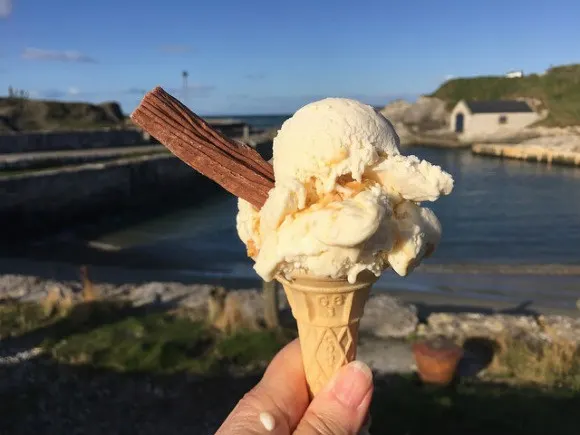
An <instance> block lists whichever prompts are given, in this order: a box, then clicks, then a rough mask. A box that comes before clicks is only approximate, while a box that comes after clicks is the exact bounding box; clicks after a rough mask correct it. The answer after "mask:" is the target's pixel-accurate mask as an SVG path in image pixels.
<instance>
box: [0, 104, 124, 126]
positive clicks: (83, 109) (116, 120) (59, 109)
mask: <svg viewBox="0 0 580 435" xmlns="http://www.w3.org/2000/svg"><path fill="white" fill-rule="evenodd" d="M126 126H127V118H126V117H125V115H124V114H123V112H122V110H121V107H120V106H119V104H118V103H116V102H106V103H102V104H90V103H76V102H74V103H73V102H62V101H46V100H32V99H28V98H19V97H1V98H0V132H24V131H26V132H29V131H59V130H60V131H62V130H68V131H70V130H86V129H96V128H121V127H126Z"/></svg>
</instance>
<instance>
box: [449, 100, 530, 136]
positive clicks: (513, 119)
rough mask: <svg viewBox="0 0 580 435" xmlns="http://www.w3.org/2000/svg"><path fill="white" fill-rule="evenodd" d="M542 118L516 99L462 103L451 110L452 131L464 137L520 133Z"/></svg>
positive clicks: (462, 101)
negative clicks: (514, 131) (496, 133)
mask: <svg viewBox="0 0 580 435" xmlns="http://www.w3.org/2000/svg"><path fill="white" fill-rule="evenodd" d="M540 119H541V115H540V114H538V113H536V112H535V111H534V110H533V109H532V108H531V107H530V106H529V104H528V103H526V102H525V101H517V100H496V101H465V100H461V101H459V102H458V103H457V104H456V105H455V107H454V108H453V110H452V111H451V115H450V119H449V126H450V129H451V131H454V132H455V133H457V134H460V135H463V136H480V135H489V134H493V133H495V132H497V131H498V130H520V129H522V128H524V127H527V126H528V125H530V124H533V123H534V122H536V121H538V120H540Z"/></svg>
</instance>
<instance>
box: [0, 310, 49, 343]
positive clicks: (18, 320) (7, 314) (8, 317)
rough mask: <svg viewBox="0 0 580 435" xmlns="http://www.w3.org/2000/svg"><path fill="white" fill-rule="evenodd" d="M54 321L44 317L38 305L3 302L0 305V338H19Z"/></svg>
mask: <svg viewBox="0 0 580 435" xmlns="http://www.w3.org/2000/svg"><path fill="white" fill-rule="evenodd" d="M56 320H57V319H56V317H52V316H47V315H45V314H44V312H43V309H42V307H41V306H40V305H38V304H33V303H16V302H12V301H5V302H3V303H0V338H6V337H12V336H19V335H22V334H24V333H26V332H29V331H32V330H35V329H37V328H41V327H45V326H48V325H50V324H52V323H54V322H56Z"/></svg>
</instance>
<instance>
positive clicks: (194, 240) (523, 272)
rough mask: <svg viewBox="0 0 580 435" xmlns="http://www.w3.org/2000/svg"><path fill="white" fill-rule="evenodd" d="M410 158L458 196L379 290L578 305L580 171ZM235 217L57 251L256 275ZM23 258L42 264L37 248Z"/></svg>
mask: <svg viewBox="0 0 580 435" xmlns="http://www.w3.org/2000/svg"><path fill="white" fill-rule="evenodd" d="M280 119H281V118H278V119H277V120H276V121H275V122H277V123H279V122H281V120H280ZM275 122H274V121H272V124H271V125H266V126H268V127H271V126H272V125H274V124H275ZM264 123H266V124H267V120H265V121H264V120H262V126H264V125H265V124H264ZM402 152H403V153H405V154H416V155H418V156H419V157H421V158H425V159H427V160H429V161H431V162H433V163H435V164H438V165H440V166H441V167H443V168H444V169H445V170H447V171H448V172H450V173H451V174H452V175H453V177H454V179H455V188H454V191H453V192H452V194H451V195H450V196H448V197H443V198H441V199H440V200H438V201H437V202H435V203H432V204H427V203H425V204H423V205H425V206H429V207H432V208H433V210H434V211H435V213H436V215H437V216H438V217H439V219H440V221H441V223H442V226H443V239H442V242H441V244H440V246H439V248H438V250H437V251H436V252H435V254H434V255H433V256H432V258H430V259H428V260H426V261H425V262H424V266H422V267H421V268H420V269H419V270H418V271H417V272H415V273H413V274H412V275H410V276H409V277H406V278H401V277H398V276H396V275H395V273H394V272H387V273H385V274H384V276H383V277H382V278H381V280H380V281H379V283H378V284H377V286H378V287H385V288H387V287H388V288H390V289H399V290H404V291H423V292H440V293H441V292H442V293H461V294H462V295H475V296H477V297H479V298H491V299H497V300H500V299H502V298H507V299H511V300H513V301H514V302H515V301H522V300H525V299H526V298H533V299H535V300H537V299H542V300H545V301H547V302H549V303H551V304H553V305H554V304H555V305H564V306H568V307H570V306H573V305H574V304H575V301H576V300H577V299H578V298H580V169H578V168H573V167H562V166H548V165H545V164H534V163H529V162H523V161H515V160H501V159H494V158H486V157H481V156H477V155H473V154H472V153H471V152H470V151H465V150H463V151H455V150H445V149H432V148H422V147H413V148H406V149H403V150H402ZM236 211H237V206H236V199H235V198H233V197H231V196H229V195H228V194H225V193H224V194H223V195H218V196H215V197H213V198H212V199H211V200H208V201H207V202H204V203H202V204H198V205H196V206H194V207H186V208H183V209H181V210H178V211H173V212H169V213H167V214H164V215H161V216H157V217H154V218H150V219H147V218H145V219H143V220H142V221H141V222H139V223H137V224H131V225H120V226H118V228H116V229H115V230H114V231H110V232H107V233H101V234H100V235H99V236H98V237H96V238H91V239H86V238H84V236H83V234H78V233H74V234H68V235H67V236H66V237H65V238H64V239H62V240H61V241H56V242H55V241H54V240H51V241H50V245H51V250H52V252H54V253H58V255H55V256H58V257H59V259H60V260H62V261H67V262H79V263H81V262H83V263H84V262H89V263H90V262H96V261H97V260H95V255H94V254H95V252H98V253H99V255H98V262H99V264H100V265H101V266H107V265H110V266H119V265H125V266H127V267H131V268H135V269H147V270H149V271H151V270H159V271H164V272H168V271H172V272H174V273H175V274H176V275H181V276H188V277H190V278H194V277H196V276H199V277H208V276H210V277H216V278H220V277H230V278H232V277H233V278H235V277H239V278H240V279H242V278H255V277H256V274H255V273H254V271H253V269H252V263H251V261H250V260H249V259H248V258H247V257H246V253H245V248H244V246H243V244H242V243H241V242H240V240H239V239H238V236H237V233H236V229H235V214H236ZM72 245H74V246H76V247H77V248H78V246H85V247H87V249H88V251H86V252H85V251H84V250H80V251H79V249H70V246H72ZM25 251H26V254H25V256H30V257H31V258H34V257H35V256H36V251H37V248H34V247H30V249H28V248H27V249H26V250H25Z"/></svg>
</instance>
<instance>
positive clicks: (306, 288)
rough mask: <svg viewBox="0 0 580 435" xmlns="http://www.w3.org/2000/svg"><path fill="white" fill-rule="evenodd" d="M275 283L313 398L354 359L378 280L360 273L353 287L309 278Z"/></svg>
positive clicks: (330, 280)
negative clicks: (281, 289)
mask: <svg viewBox="0 0 580 435" xmlns="http://www.w3.org/2000/svg"><path fill="white" fill-rule="evenodd" d="M277 279H278V281H280V282H281V283H282V285H283V287H284V291H285V292H286V297H287V298H288V302H289V303H290V307H291V308H292V315H293V316H294V318H295V319H296V322H297V324H298V334H299V336H300V347H301V350H302V360H303V363H304V371H305V372H306V381H307V383H308V388H309V390H310V394H311V395H312V396H315V395H316V394H317V393H318V392H319V391H320V390H321V389H322V388H323V387H324V386H325V385H326V384H327V383H328V381H330V379H331V378H332V377H333V376H334V375H335V374H336V372H337V371H338V370H339V369H340V368H341V367H342V366H344V365H346V364H348V363H349V362H351V361H353V360H354V359H355V358H356V348H357V344H358V329H359V323H360V319H361V317H362V315H363V312H364V306H365V303H366V301H367V299H368V296H369V292H370V289H371V286H372V285H373V284H374V282H375V281H376V280H377V278H376V277H375V276H374V275H373V274H372V273H370V272H369V273H366V272H363V273H361V274H359V277H358V279H357V281H356V283H354V284H350V283H349V282H348V281H347V280H346V279H331V278H313V277H309V276H294V277H292V279H291V280H286V279H284V278H281V277H279V278H277Z"/></svg>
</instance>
